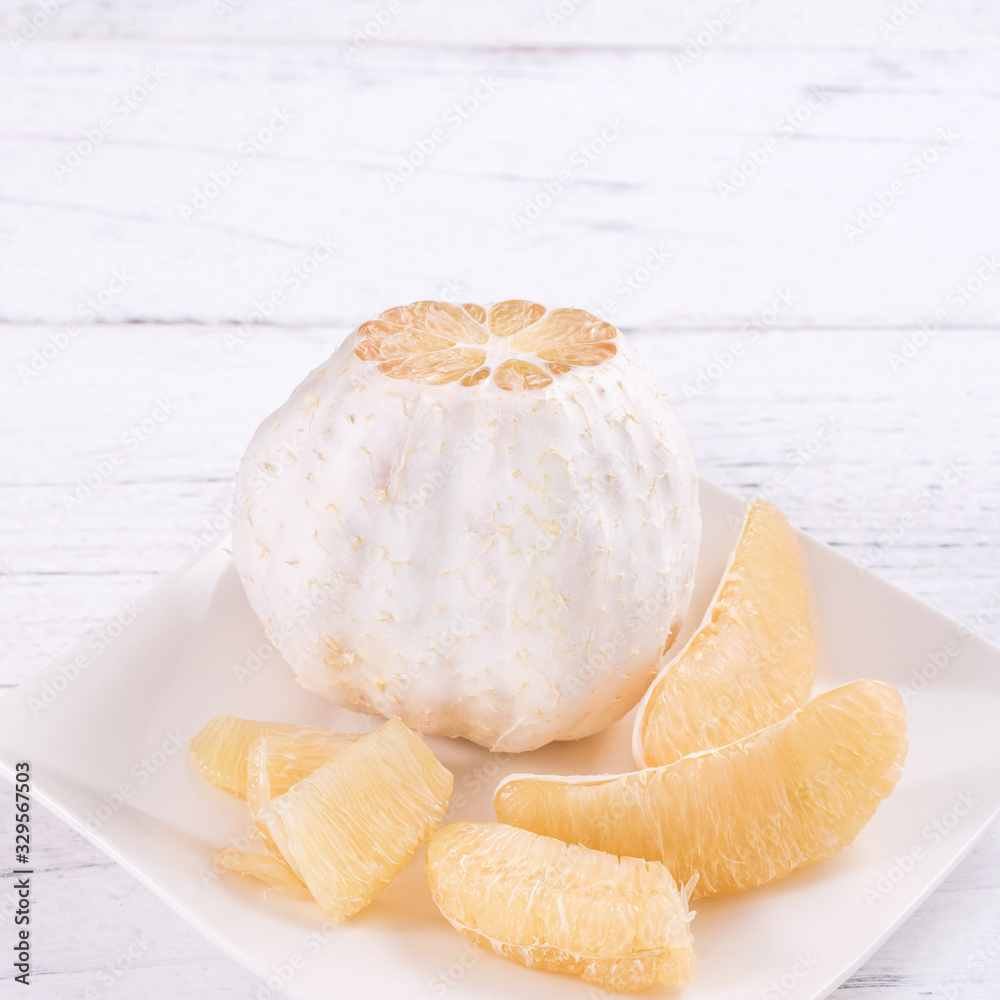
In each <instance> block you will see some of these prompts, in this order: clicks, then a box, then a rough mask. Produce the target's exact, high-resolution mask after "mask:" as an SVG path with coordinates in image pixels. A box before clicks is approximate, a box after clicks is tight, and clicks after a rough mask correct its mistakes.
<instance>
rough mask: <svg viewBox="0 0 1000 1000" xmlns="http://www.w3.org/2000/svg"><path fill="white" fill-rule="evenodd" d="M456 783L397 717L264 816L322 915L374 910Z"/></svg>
mask: <svg viewBox="0 0 1000 1000" xmlns="http://www.w3.org/2000/svg"><path fill="white" fill-rule="evenodd" d="M453 782H454V779H453V777H452V775H451V772H450V771H448V770H447V769H446V768H445V767H443V766H442V765H441V764H440V763H439V761H438V760H437V758H436V757H435V756H434V754H433V753H432V752H431V751H430V749H429V748H428V747H427V745H426V744H425V743H424V742H423V740H422V739H420V737H419V736H417V735H415V734H414V733H412V732H411V731H410V730H409V729H407V727H406V726H405V725H403V723H402V722H400V721H399V720H398V719H393V720H391V721H389V722H387V723H385V724H384V725H383V726H381V727H380V728H379V729H377V730H376V731H375V732H374V733H369V734H368V735H366V736H362V737H361V738H360V739H359V740H357V742H355V743H352V744H351V745H350V746H348V747H346V748H345V749H343V750H342V751H341V752H340V753H338V754H336V755H335V756H333V757H331V758H330V759H329V760H327V761H326V762H325V763H324V764H322V765H320V767H319V768H317V769H316V770H315V771H313V773H312V774H310V775H309V776H308V777H306V778H303V779H302V780H301V781H299V782H298V783H297V784H295V785H293V786H292V787H291V788H290V789H289V790H288V791H287V792H286V793H285V794H284V795H280V796H277V797H275V798H272V799H270V801H268V802H267V804H266V805H265V806H264V807H263V808H262V810H261V812H260V815H259V817H258V822H259V823H261V824H262V825H263V827H264V828H265V829H266V831H267V833H268V835H269V837H270V838H271V840H272V841H273V843H274V844H275V846H276V847H277V849H278V851H279V852H280V854H281V857H282V858H284V860H285V861H286V862H287V863H288V864H289V865H290V866H291V868H292V869H293V870H294V871H295V873H296V874H297V875H298V876H299V877H300V878H301V879H302V880H303V882H305V884H306V885H307V886H308V887H309V890H310V892H312V894H313V896H314V897H315V899H316V902H317V903H318V904H319V907H320V909H321V910H322V911H323V914H324V915H325V916H326V917H328V918H329V919H331V920H334V921H336V922H340V921H343V920H346V919H347V917H349V916H350V915H351V914H352V913H356V912H357V911H358V910H360V909H361V908H362V907H364V906H367V905H368V904H369V903H370V902H371V901H372V899H374V898H375V896H376V895H377V894H378V893H379V892H381V891H382V889H384V888H385V887H386V886H387V885H388V884H389V882H391V881H392V879H393V878H394V877H395V876H396V875H397V874H398V873H399V872H400V871H402V869H403V867H404V866H405V865H406V863H407V862H408V861H409V860H410V858H412V857H413V855H414V853H416V850H417V848H418V847H419V846H420V845H421V844H422V843H424V842H425V841H426V840H427V839H428V838H429V837H430V835H431V834H432V833H433V832H434V830H435V829H437V827H438V825H439V824H440V822H441V819H442V818H443V816H444V812H445V809H446V807H447V805H448V799H449V798H450V796H451V791H452V786H453Z"/></svg>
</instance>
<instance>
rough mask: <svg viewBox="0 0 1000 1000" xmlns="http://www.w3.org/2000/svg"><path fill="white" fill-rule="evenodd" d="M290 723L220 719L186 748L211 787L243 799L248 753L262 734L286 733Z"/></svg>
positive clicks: (205, 727)
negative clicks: (210, 783) (216, 787)
mask: <svg viewBox="0 0 1000 1000" xmlns="http://www.w3.org/2000/svg"><path fill="white" fill-rule="evenodd" d="M295 728H296V726H295V725H294V724H293V723H286V722H256V721H254V720H252V719H238V718H237V717H236V716H235V715H220V716H217V717H216V718H214V719H212V721H211V722H209V723H207V724H206V725H205V726H203V727H202V728H201V729H200V730H199V731H198V732H197V733H196V734H195V735H194V736H193V737H192V739H191V742H190V743H189V744H188V751H189V753H190V754H191V760H192V761H194V765H195V767H197V768H198V770H199V771H200V772H201V774H202V776H203V777H205V778H206V779H207V780H208V781H210V782H212V784H213V785H217V786H218V787H219V788H224V789H225V790H226V791H227V792H232V793H233V794H234V795H240V796H242V797H246V782H247V752H248V750H249V749H250V744H251V743H253V741H254V740H256V739H257V738H258V737H259V736H260V735H261V734H262V733H265V732H268V733H287V732H289V731H291V730H294V729H295Z"/></svg>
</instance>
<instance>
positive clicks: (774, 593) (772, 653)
mask: <svg viewBox="0 0 1000 1000" xmlns="http://www.w3.org/2000/svg"><path fill="white" fill-rule="evenodd" d="M815 673H816V645H815V642H814V640H813V632H812V626H811V625H810V622H809V598H808V595H807V593H806V584H805V579H804V577H803V574H802V561H801V558H800V555H799V545H798V541H797V540H796V538H795V532H794V531H793V530H792V528H791V526H790V525H789V524H788V522H787V521H786V520H785V517H784V515H783V514H782V513H781V511H780V510H778V508H777V507H775V506H774V504H772V503H769V502H768V501H766V500H755V501H754V502H753V503H752V504H751V505H750V507H749V509H748V512H747V516H746V519H745V521H744V525H743V530H742V532H741V534H740V538H739V541H738V542H737V545H736V549H735V552H734V554H733V559H732V561H731V563H730V566H729V569H728V571H727V572H726V575H725V577H724V579H723V581H722V583H721V585H720V587H719V591H718V593H717V595H716V598H715V601H714V603H713V605H712V607H711V609H710V612H709V615H708V617H707V618H706V620H705V622H704V623H703V624H702V626H701V628H699V629H698V631H697V632H696V633H695V634H694V636H693V637H692V638H691V640H690V641H689V642H688V644H687V645H686V646H685V647H684V648H683V649H682V650H681V651H680V652H679V653H678V654H677V655H676V656H675V657H674V658H673V659H672V660H671V661H670V662H669V663H668V664H667V665H666V666H665V667H664V668H663V669H662V670H661V671H660V673H659V674H658V675H657V677H656V679H655V680H654V681H653V683H652V685H650V688H649V690H648V692H647V693H646V696H645V697H644V698H643V700H642V703H641V704H640V706H639V711H638V714H637V715H636V721H635V730H634V733H633V745H632V751H633V756H634V757H635V760H636V763H637V764H638V765H639V766H640V767H652V766H655V765H659V764H671V763H673V762H674V761H675V760H677V759H679V758H680V757H685V756H687V755H688V754H691V753H697V752H698V751H700V750H708V749H711V748H712V747H719V746H725V745H726V744H727V743H732V742H734V741H736V740H739V739H742V738H743V737H745V736H748V735H749V734H750V733H754V732H756V731H757V730H758V729H763V728H764V727H765V726H769V725H771V724H772V723H774V722H777V721H778V720H779V719H783V718H784V717H785V716H787V715H789V714H790V713H791V712H793V711H795V709H797V708H799V707H800V706H802V705H804V704H805V703H806V701H807V700H808V698H809V693H810V691H811V689H812V684H813V679H814V677H815Z"/></svg>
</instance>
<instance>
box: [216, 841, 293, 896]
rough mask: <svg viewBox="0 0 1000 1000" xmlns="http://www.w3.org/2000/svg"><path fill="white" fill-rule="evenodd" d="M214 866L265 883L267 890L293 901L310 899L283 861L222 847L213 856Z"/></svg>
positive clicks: (268, 855) (266, 855) (265, 855)
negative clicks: (289, 897) (290, 898)
mask: <svg viewBox="0 0 1000 1000" xmlns="http://www.w3.org/2000/svg"><path fill="white" fill-rule="evenodd" d="M215 864H216V865H217V866H218V867H219V868H226V869H228V870H229V871H233V872H238V873H239V874H240V875H248V876H250V877H251V878H255V879H257V880H258V881H260V882H263V883H265V884H266V885H267V886H268V888H269V889H273V890H274V891H275V892H280V893H281V894H282V895H285V896H291V897H292V898H293V899H312V893H310V892H309V890H308V889H307V888H306V887H305V883H303V881H302V879H300V878H299V877H298V875H296V874H295V872H293V871H292V869H291V868H289V867H288V865H286V864H285V862H284V861H282V860H281V859H280V858H276V857H273V856H272V855H270V854H256V853H254V852H253V851H238V850H236V848H234V847H224V848H223V849H222V850H221V851H219V852H218V853H217V854H216V855H215Z"/></svg>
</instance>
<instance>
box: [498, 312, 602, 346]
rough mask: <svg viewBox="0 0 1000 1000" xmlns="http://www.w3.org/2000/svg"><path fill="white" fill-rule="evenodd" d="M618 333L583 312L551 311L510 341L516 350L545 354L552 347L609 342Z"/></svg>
mask: <svg viewBox="0 0 1000 1000" xmlns="http://www.w3.org/2000/svg"><path fill="white" fill-rule="evenodd" d="M617 336H618V331H617V330H616V329H615V328H614V327H613V326H612V325H611V324H610V323H605V322H604V320H600V319H598V318H597V317H596V316H592V315H591V314H590V313H589V312H585V311H584V310H583V309H551V310H550V311H549V312H548V313H547V314H546V315H545V317H544V318H543V319H542V320H540V321H539V322H537V323H534V324H533V325H532V326H530V327H528V328H527V329H526V330H522V331H521V333H518V334H516V335H515V336H513V337H512V338H511V339H510V342H509V344H510V347H511V348H512V349H514V350H516V351H544V350H547V349H549V348H552V347H563V346H568V345H574V344H576V345H579V344H598V343H601V342H602V341H611V340H614V339H615V337H617Z"/></svg>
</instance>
